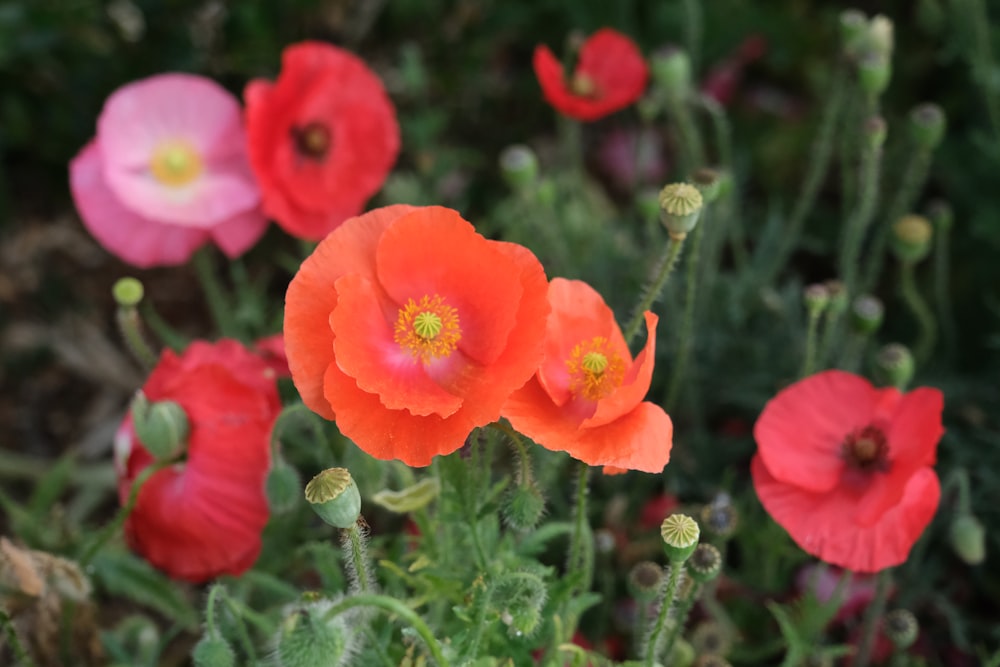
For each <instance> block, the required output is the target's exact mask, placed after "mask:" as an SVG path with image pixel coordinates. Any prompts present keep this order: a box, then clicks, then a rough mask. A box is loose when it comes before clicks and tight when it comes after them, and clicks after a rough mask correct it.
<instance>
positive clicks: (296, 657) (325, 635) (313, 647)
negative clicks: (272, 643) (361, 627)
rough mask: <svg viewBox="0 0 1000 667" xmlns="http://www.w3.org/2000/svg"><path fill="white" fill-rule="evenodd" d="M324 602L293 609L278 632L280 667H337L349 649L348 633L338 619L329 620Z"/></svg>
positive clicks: (327, 606) (328, 605) (277, 642)
mask: <svg viewBox="0 0 1000 667" xmlns="http://www.w3.org/2000/svg"><path fill="white" fill-rule="evenodd" d="M329 607H330V604H329V603H328V602H325V601H319V602H310V603H307V604H305V605H303V606H302V607H300V608H298V609H296V610H294V611H293V612H291V613H290V614H289V615H288V616H286V617H285V620H284V621H282V623H281V628H280V629H279V630H278V637H277V641H276V645H277V656H276V657H277V659H278V661H279V663H280V665H281V667H336V666H338V665H341V664H342V659H343V657H344V655H345V653H346V649H347V633H346V629H345V628H344V626H343V624H342V622H341V621H340V620H339V619H336V618H334V619H330V620H328V619H327V618H326V617H325V616H326V610H327V609H329Z"/></svg>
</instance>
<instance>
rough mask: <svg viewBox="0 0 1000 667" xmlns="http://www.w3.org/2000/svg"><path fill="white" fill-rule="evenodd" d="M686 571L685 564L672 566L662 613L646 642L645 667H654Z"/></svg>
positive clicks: (657, 617) (665, 588) (660, 612)
mask: <svg viewBox="0 0 1000 667" xmlns="http://www.w3.org/2000/svg"><path fill="white" fill-rule="evenodd" d="M683 571H684V564H683V563H673V564H671V566H670V576H669V577H668V578H667V583H666V586H665V587H664V589H663V598H662V600H661V602H660V611H659V613H658V614H657V615H656V621H655V622H654V624H653V628H652V631H651V632H650V633H649V639H648V640H647V641H646V654H645V656H643V662H642V664H643V666H644V667H653V664H654V663H655V662H656V656H657V653H658V651H657V645H658V644H659V643H660V635H662V634H663V630H664V629H665V628H666V626H667V618H668V617H669V616H670V609H671V607H673V604H674V597H675V596H676V595H677V585H678V584H679V583H680V581H681V572H683Z"/></svg>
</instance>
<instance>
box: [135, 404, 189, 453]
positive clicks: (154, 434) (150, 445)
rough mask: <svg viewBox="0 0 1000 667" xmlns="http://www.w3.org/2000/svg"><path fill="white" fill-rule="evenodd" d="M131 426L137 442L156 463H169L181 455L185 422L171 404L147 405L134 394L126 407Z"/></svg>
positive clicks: (184, 415) (185, 433)
mask: <svg viewBox="0 0 1000 667" xmlns="http://www.w3.org/2000/svg"><path fill="white" fill-rule="evenodd" d="M130 410H131V413H132V426H133V428H134V429H135V434H136V436H137V437H138V438H139V442H141V443H142V446H143V447H145V448H146V451H148V452H149V453H150V454H152V455H153V458H155V459H156V460H157V461H170V460H173V459H175V458H177V456H179V455H180V454H181V453H183V452H184V449H185V446H186V444H187V437H188V420H187V415H186V414H184V408H182V407H181V406H180V405H179V404H177V403H175V402H174V401H156V402H155V403H150V402H149V399H148V398H146V394H144V393H143V392H142V391H137V392H136V394H135V397H134V398H133V399H132V405H131V407H130Z"/></svg>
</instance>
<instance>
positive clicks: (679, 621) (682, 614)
mask: <svg viewBox="0 0 1000 667" xmlns="http://www.w3.org/2000/svg"><path fill="white" fill-rule="evenodd" d="M701 589H702V585H701V584H695V585H694V586H691V587H690V589H689V591H688V594H687V596H685V598H684V599H683V600H681V601H680V604H679V605H678V606H677V613H676V614H675V615H674V626H673V627H672V628H670V634H669V635H667V643H666V644H664V646H663V655H665V656H667V659H669V658H670V652H671V651H672V650H673V648H674V644H675V643H677V638H678V637H680V635H681V630H683V629H684V624H685V622H686V621H687V618H688V616H689V615H690V614H691V608H692V607H694V601H695V600H697V599H698V596H699V595H701Z"/></svg>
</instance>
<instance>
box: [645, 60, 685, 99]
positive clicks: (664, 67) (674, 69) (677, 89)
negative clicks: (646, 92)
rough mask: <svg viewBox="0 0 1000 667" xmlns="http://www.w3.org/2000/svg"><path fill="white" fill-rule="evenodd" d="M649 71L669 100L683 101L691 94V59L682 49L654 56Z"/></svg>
mask: <svg viewBox="0 0 1000 667" xmlns="http://www.w3.org/2000/svg"><path fill="white" fill-rule="evenodd" d="M649 69H650V72H651V73H652V76H653V80H654V81H655V82H656V84H657V85H658V86H660V88H662V89H663V92H664V93H666V96H667V99H668V100H672V101H679V100H683V99H686V98H687V97H688V95H690V94H691V59H690V58H688V54H687V53H685V52H684V51H682V50H681V49H675V48H670V49H665V50H664V51H662V52H660V53H656V54H653V56H652V58H651V59H650V63H649Z"/></svg>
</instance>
